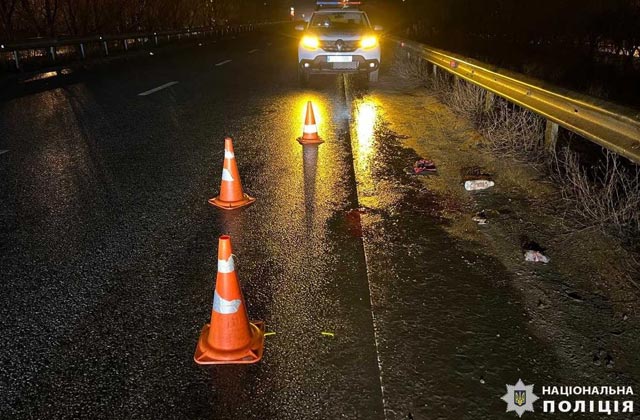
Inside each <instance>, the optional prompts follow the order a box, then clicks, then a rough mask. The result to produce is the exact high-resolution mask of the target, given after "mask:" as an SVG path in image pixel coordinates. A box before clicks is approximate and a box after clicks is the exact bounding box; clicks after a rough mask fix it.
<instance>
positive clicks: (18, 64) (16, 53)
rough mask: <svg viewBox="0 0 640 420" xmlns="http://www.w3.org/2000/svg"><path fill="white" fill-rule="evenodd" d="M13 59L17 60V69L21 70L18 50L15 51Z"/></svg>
mask: <svg viewBox="0 0 640 420" xmlns="http://www.w3.org/2000/svg"><path fill="white" fill-rule="evenodd" d="M13 60H14V61H15V62H16V69H17V70H20V58H19V56H18V50H15V51H14V52H13Z"/></svg>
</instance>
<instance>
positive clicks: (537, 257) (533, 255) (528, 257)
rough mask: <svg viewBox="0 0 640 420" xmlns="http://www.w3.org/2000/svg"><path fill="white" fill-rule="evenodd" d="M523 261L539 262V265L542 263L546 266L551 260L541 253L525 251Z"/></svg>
mask: <svg viewBox="0 0 640 420" xmlns="http://www.w3.org/2000/svg"><path fill="white" fill-rule="evenodd" d="M524 259H525V261H529V262H541V263H544V264H547V263H549V261H551V259H550V258H549V257H547V256H546V255H544V254H543V253H542V252H540V251H533V250H529V251H525V253H524Z"/></svg>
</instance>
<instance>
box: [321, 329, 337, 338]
mask: <svg viewBox="0 0 640 420" xmlns="http://www.w3.org/2000/svg"><path fill="white" fill-rule="evenodd" d="M322 335H324V336H325V337H332V338H333V337H335V336H336V335H335V334H334V333H332V332H326V331H322Z"/></svg>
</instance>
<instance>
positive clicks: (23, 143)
mask: <svg viewBox="0 0 640 420" xmlns="http://www.w3.org/2000/svg"><path fill="white" fill-rule="evenodd" d="M255 49H257V51H253V50H255ZM250 52H251V53H250ZM227 60H232V61H230V62H227V63H225V64H222V65H219V66H216V64H219V63H223V62H225V61H227ZM294 60H295V41H294V40H293V39H291V38H288V37H286V36H282V35H281V34H278V33H262V34H251V35H248V36H245V37H241V38H240V39H235V40H229V41H225V42H222V43H218V44H215V45H213V44H207V45H204V46H202V47H200V48H197V47H194V48H189V49H185V50H180V51H177V52H171V53H169V52H165V53H163V52H162V51H161V52H159V53H158V54H156V55H155V56H153V57H146V58H140V59H136V60H131V61H127V62H124V63H118V64H114V65H108V66H104V67H100V68H98V69H95V70H93V71H91V72H88V73H83V74H80V75H78V76H74V77H73V78H72V79H71V80H70V81H69V83H57V82H56V81H51V82H50V85H48V86H44V88H43V89H39V90H40V91H39V92H32V93H30V94H28V95H23V96H19V97H16V98H11V99H6V100H4V102H2V103H1V104H0V150H8V152H6V153H4V154H1V155H0V179H1V180H2V182H1V183H0V193H1V194H2V207H1V210H0V222H1V225H0V227H1V231H0V234H1V235H2V241H1V244H0V246H1V248H0V251H1V254H0V278H1V279H2V281H1V282H0V288H1V293H0V332H1V334H2V336H3V340H1V341H0V358H1V364H0V417H1V418H7V419H9V418H11V419H13V418H110V419H112V418H163V419H164V418H166V419H170V418H177V419H183V418H189V419H200V418H202V419H339V418H350V419H409V418H413V419H449V418H450V419H463V418H464V419H466V418H469V419H476V418H487V419H488V418H512V417H513V413H510V414H509V415H505V414H504V408H505V406H504V403H503V402H502V401H500V399H499V397H500V396H501V395H502V394H503V393H504V391H505V388H504V385H505V384H506V383H515V381H517V379H518V377H522V379H523V380H525V382H528V383H531V382H535V381H537V380H542V379H544V381H545V382H546V383H551V384H553V383H554V371H555V368H556V361H555V356H554V354H553V352H554V349H553V348H552V347H551V346H549V345H548V343H543V342H541V341H539V340H538V339H536V338H533V337H531V336H529V334H528V331H527V322H528V320H527V319H526V316H525V315H524V314H523V311H522V310H521V308H520V306H519V304H518V299H517V298H515V297H514V296H513V295H512V293H511V292H510V291H509V290H508V289H507V288H504V287H500V284H501V283H503V282H505V281H506V280H507V279H508V278H509V276H510V275H511V274H509V273H508V272H506V269H505V268H504V267H502V266H500V264H499V263H497V262H496V261H493V260H490V259H486V258H485V257H484V256H483V255H482V253H481V250H473V249H471V248H470V246H467V244H464V243H460V242H459V241H458V242H456V241H455V240H453V239H452V238H449V236H448V235H447V233H446V232H445V230H444V229H443V228H442V226H440V225H439V224H438V220H437V218H436V217H434V216H433V215H432V213H433V212H432V211H431V210H432V208H431V205H435V204H433V203H435V202H437V197H434V196H431V195H429V194H428V192H425V191H424V190H421V189H420V187H419V186H417V185H413V186H412V185H411V183H412V182H411V180H408V179H407V177H406V175H403V172H402V169H403V165H404V164H405V163H406V162H407V161H410V160H411V159H413V158H415V157H416V156H413V155H411V153H410V152H408V151H407V150H406V149H403V148H401V147H399V146H398V144H397V142H394V141H393V139H391V140H390V139H388V138H385V137H384V132H383V131H384V130H381V129H380V125H381V124H382V123H383V112H382V111H383V108H384V104H383V103H381V102H379V101H377V100H376V99H375V95H373V96H372V95H371V92H370V91H368V90H367V88H366V87H365V86H362V84H360V83H358V81H357V80H354V79H352V78H346V79H345V78H342V77H328V78H323V79H322V80H319V81H316V82H314V83H313V84H312V86H311V87H310V88H308V89H301V88H299V87H298V86H297V84H296V83H295V67H294V65H293V63H294ZM173 81H175V82H178V83H177V84H174V85H173V86H171V87H168V88H166V89H164V90H161V91H158V92H155V93H153V94H150V95H148V96H144V97H140V96H138V94H139V93H140V92H144V91H147V90H149V89H152V88H155V87H157V86H160V85H164V84H166V83H169V82H173ZM307 100H313V101H314V103H315V104H316V108H317V110H318V115H317V117H318V119H319V125H320V127H321V133H320V134H321V135H322V136H323V137H324V139H325V140H326V143H325V144H324V145H322V146H320V147H319V148H309V149H304V151H303V148H302V147H300V146H299V145H298V143H297V142H295V138H296V137H298V136H299V135H300V134H301V132H302V116H303V109H304V105H305V103H306V101H307ZM225 135H231V136H233V137H234V139H235V142H234V147H235V151H236V157H237V159H238V164H239V168H240V172H241V175H242V177H243V183H244V187H245V190H246V192H248V193H250V194H251V195H253V196H255V197H257V202H256V203H255V204H254V205H253V206H251V207H249V208H246V209H244V210H241V211H237V212H232V213H223V212H221V211H219V210H217V209H214V208H211V207H209V206H208V205H207V203H206V201H207V199H209V198H211V197H212V196H213V195H215V193H216V191H217V190H218V188H219V182H220V172H221V165H222V159H223V138H224V136H225ZM407 185H408V186H407ZM425 203H431V205H425ZM362 206H364V207H366V208H365V209H363V211H362V212H357V211H352V210H353V209H358V208H359V207H362ZM222 233H229V234H231V236H232V240H233V245H234V252H235V254H236V255H237V256H238V260H239V264H238V267H239V277H240V279H241V282H242V286H243V290H244V295H245V298H246V301H247V305H248V312H249V315H250V317H251V318H252V319H256V320H265V321H266V324H267V331H270V332H275V335H270V336H269V337H267V339H266V347H265V355H264V359H263V360H262V362H261V363H260V364H257V365H251V366H222V367H200V366H198V365H196V364H195V363H194V362H193V352H194V349H195V345H196V342H197V338H198V334H199V332H200V329H201V327H202V325H203V324H204V323H206V322H208V317H209V314H210V307H211V306H210V305H211V300H212V295H213V282H214V279H215V268H216V260H215V259H216V246H217V238H218V236H219V235H220V234H222ZM372 303H373V312H372ZM322 332H331V333H333V334H334V337H333V338H331V337H327V336H325V335H323V334H322Z"/></svg>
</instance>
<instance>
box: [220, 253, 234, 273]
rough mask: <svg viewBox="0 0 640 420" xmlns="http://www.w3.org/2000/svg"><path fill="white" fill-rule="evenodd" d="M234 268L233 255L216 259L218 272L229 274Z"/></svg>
mask: <svg viewBox="0 0 640 420" xmlns="http://www.w3.org/2000/svg"><path fill="white" fill-rule="evenodd" d="M235 269H236V267H235V264H234V263H233V255H232V256H230V257H229V259H228V260H218V273H223V274H229V273H233V271H234V270H235Z"/></svg>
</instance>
